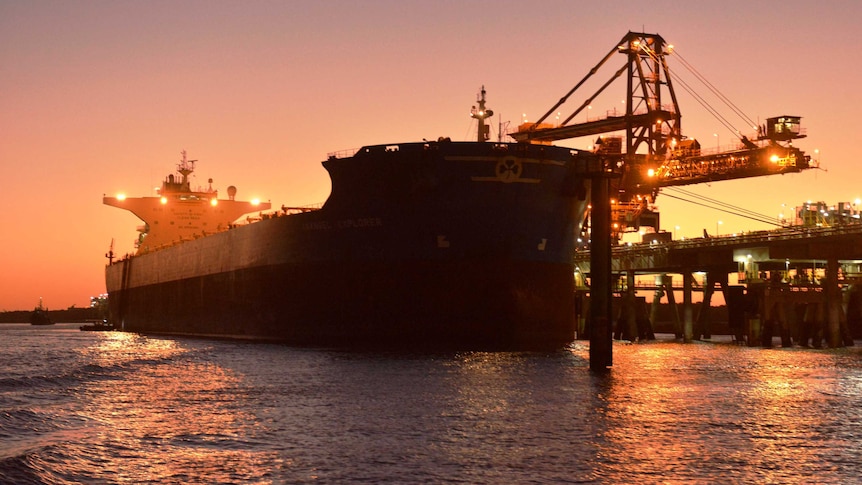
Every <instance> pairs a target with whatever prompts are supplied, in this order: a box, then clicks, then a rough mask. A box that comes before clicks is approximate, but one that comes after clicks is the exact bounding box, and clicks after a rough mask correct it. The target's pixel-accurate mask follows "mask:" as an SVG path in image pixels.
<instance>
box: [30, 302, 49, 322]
mask: <svg viewBox="0 0 862 485" xmlns="http://www.w3.org/2000/svg"><path fill="white" fill-rule="evenodd" d="M30 325H54V322H52V321H51V318H50V317H49V316H48V309H47V308H45V307H43V306H42V298H41V297H40V298H39V306H37V307H36V308H34V309H33V312H32V313H30Z"/></svg>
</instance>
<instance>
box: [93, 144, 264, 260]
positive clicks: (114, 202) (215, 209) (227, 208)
mask: <svg viewBox="0 0 862 485" xmlns="http://www.w3.org/2000/svg"><path fill="white" fill-rule="evenodd" d="M195 162H197V160H189V159H188V158H187V156H186V152H185V150H184V151H183V152H182V159H181V160H180V162H179V163H178V164H177V170H176V173H175V174H170V175H168V176H167V177H165V180H164V181H163V182H162V186H161V188H160V189H159V190H158V194H157V196H155V197H135V198H131V197H126V196H125V195H123V194H119V195H117V196H115V197H107V196H105V197H104V198H103V199H102V202H103V203H104V204H106V205H110V206H113V207H118V208H120V209H125V210H127V211H129V212H132V213H133V214H135V215H136V216H138V218H140V219H141V220H142V221H144V225H143V226H140V227H139V228H138V232H139V233H140V235H139V236H138V240H137V242H136V246H137V248H138V254H143V253H147V252H150V251H154V250H156V249H160V248H164V247H167V246H170V245H172V244H176V243H179V242H182V241H188V240H191V239H196V238H199V237H204V236H207V235H210V234H213V233H216V232H221V231H224V230H227V229H228V228H229V227H230V225H231V224H233V223H234V222H235V221H237V219H239V218H240V217H242V216H243V215H244V214H248V213H251V212H256V211H264V210H267V209H269V208H270V203H269V202H258V201H248V202H246V201H238V200H236V193H237V189H236V187H234V186H233V185H231V186H229V187H228V188H227V195H228V198H227V199H219V198H218V190H216V189H213V188H212V183H213V180H212V179H209V180H208V182H207V183H208V185H207V187H205V188H203V187H198V188H195V189H194V190H193V189H192V185H191V175H192V174H193V173H194V171H195Z"/></svg>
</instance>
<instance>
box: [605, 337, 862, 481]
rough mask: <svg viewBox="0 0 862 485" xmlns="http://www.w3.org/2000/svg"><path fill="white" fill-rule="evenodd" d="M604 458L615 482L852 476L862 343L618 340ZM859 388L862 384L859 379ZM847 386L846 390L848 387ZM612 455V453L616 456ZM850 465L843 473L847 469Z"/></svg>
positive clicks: (608, 383) (855, 459)
mask: <svg viewBox="0 0 862 485" xmlns="http://www.w3.org/2000/svg"><path fill="white" fill-rule="evenodd" d="M616 349H617V353H616V354H617V355H616V356H615V369H614V370H613V372H612V373H611V375H610V376H609V377H608V378H607V379H606V382H604V383H602V384H603V385H604V386H605V387H606V392H607V399H606V401H607V414H606V424H607V431H606V433H607V434H606V438H607V440H608V441H607V444H606V446H605V447H604V449H603V451H602V453H603V455H602V456H603V457H606V458H608V459H604V460H600V461H601V462H602V465H601V468H603V471H602V473H601V474H602V475H603V476H604V477H605V478H607V479H608V480H609V481H610V482H611V483H623V482H632V481H634V482H642V481H643V477H648V476H650V475H653V476H655V477H665V478H671V481H684V480H688V481H692V482H697V481H702V480H704V479H706V478H708V477H711V478H712V479H714V480H716V481H721V482H733V483H752V482H758V483H799V482H807V483H810V482H814V483H846V481H847V480H850V479H852V480H855V479H854V478H852V477H854V475H853V474H852V473H847V471H846V470H847V467H848V466H849V467H850V468H851V469H853V470H855V471H854V472H853V473H858V471H859V470H860V462H859V459H860V457H862V451H860V447H859V445H858V441H854V440H858V438H859V437H862V435H860V426H862V416H860V411H859V409H856V408H855V405H854V401H858V399H859V397H862V394H860V393H859V389H858V388H856V389H855V390H854V391H852V392H851V393H849V394H836V393H835V391H836V390H839V389H842V388H843V389H846V388H847V387H848V386H847V384H846V381H847V380H848V379H849V380H850V382H851V383H855V382H858V379H859V375H860V359H859V352H858V351H856V350H839V351H822V352H821V351H816V352H815V351H809V350H802V349H782V350H762V349H750V348H742V347H734V346H727V345H720V346H719V345H710V344H693V345H690V346H684V347H681V344H662V343H658V344H647V345H640V346H627V347H617V348H616ZM850 387H856V386H855V384H851V385H850ZM839 392H841V391H839ZM611 457H613V458H611ZM842 470H843V471H842Z"/></svg>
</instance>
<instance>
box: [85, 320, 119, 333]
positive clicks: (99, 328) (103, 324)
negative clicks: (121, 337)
mask: <svg viewBox="0 0 862 485" xmlns="http://www.w3.org/2000/svg"><path fill="white" fill-rule="evenodd" d="M79 328H80V329H81V331H82V332H110V331H112V330H114V324H112V323H108V321H107V320H87V324H86V325H81V326H80V327H79Z"/></svg>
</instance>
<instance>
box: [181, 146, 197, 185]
mask: <svg viewBox="0 0 862 485" xmlns="http://www.w3.org/2000/svg"><path fill="white" fill-rule="evenodd" d="M180 153H181V154H182V155H183V159H182V160H180V163H179V165H177V172H179V174H180V175H182V176H183V180H182V182H181V183H182V185H183V187H185V188H186V189H188V190H191V189H190V188H189V185H188V184H189V175H191V174H192V172H194V171H195V162H197V160H188V159H187V158H186V151H185V150H183V151H181V152H180Z"/></svg>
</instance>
